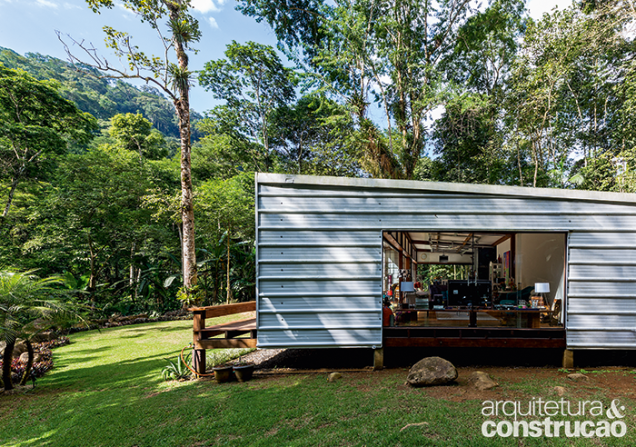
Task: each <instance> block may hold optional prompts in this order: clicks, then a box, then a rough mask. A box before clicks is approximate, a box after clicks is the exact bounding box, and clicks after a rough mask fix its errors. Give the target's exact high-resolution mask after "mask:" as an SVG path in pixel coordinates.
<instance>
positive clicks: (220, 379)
mask: <svg viewBox="0 0 636 447" xmlns="http://www.w3.org/2000/svg"><path fill="white" fill-rule="evenodd" d="M212 371H214V379H215V380H216V383H225V382H229V381H230V380H232V366H231V365H230V366H226V365H219V366H215V367H214V368H212Z"/></svg>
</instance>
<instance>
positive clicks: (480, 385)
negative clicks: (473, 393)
mask: <svg viewBox="0 0 636 447" xmlns="http://www.w3.org/2000/svg"><path fill="white" fill-rule="evenodd" d="M468 383H470V384H471V385H472V386H474V387H475V388H477V389H478V390H480V391H485V390H489V389H491V388H494V387H496V386H499V384H498V383H497V382H495V381H494V380H492V378H491V377H490V376H489V375H488V374H487V373H485V372H483V371H475V372H474V373H472V374H471V375H470V376H469V377H468Z"/></svg>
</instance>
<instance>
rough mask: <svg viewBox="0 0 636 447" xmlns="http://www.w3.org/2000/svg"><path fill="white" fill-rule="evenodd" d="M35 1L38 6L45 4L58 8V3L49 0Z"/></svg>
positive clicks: (46, 6) (47, 6) (44, 5)
mask: <svg viewBox="0 0 636 447" xmlns="http://www.w3.org/2000/svg"><path fill="white" fill-rule="evenodd" d="M35 3H36V4H37V5H38V6H43V7H45V8H56V9H57V3H53V2H50V1H49V0H36V1H35Z"/></svg>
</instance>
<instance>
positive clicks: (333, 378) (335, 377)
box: [327, 372, 342, 382]
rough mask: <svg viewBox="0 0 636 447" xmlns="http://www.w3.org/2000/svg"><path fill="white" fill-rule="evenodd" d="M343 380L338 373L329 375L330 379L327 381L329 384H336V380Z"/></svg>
mask: <svg viewBox="0 0 636 447" xmlns="http://www.w3.org/2000/svg"><path fill="white" fill-rule="evenodd" d="M339 379H342V374H340V373H338V372H336V373H331V374H329V377H327V381H328V382H335V381H336V380H339Z"/></svg>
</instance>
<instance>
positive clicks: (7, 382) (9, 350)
mask: <svg viewBox="0 0 636 447" xmlns="http://www.w3.org/2000/svg"><path fill="white" fill-rule="evenodd" d="M14 347H15V340H13V341H12V342H7V346H6V347H5V348H4V354H2V381H3V382H4V390H5V391H9V390H12V389H13V383H11V361H12V360H13V348H14Z"/></svg>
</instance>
